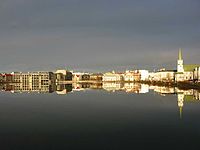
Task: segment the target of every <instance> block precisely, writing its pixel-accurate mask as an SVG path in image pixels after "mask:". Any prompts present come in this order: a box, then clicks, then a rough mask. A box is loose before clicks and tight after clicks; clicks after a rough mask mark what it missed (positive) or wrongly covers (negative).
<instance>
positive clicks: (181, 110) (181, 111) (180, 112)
mask: <svg viewBox="0 0 200 150" xmlns="http://www.w3.org/2000/svg"><path fill="white" fill-rule="evenodd" d="M182 113H183V107H179V115H180V119H182Z"/></svg>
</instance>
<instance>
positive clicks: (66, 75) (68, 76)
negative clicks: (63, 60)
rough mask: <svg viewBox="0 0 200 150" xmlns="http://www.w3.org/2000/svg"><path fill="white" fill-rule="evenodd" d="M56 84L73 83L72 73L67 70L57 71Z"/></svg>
mask: <svg viewBox="0 0 200 150" xmlns="http://www.w3.org/2000/svg"><path fill="white" fill-rule="evenodd" d="M55 75H56V82H59V81H72V73H71V72H70V71H67V70H57V71H56V72H55Z"/></svg>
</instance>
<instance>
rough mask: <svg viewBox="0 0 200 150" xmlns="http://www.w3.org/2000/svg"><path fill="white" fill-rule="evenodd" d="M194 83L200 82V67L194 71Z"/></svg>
mask: <svg viewBox="0 0 200 150" xmlns="http://www.w3.org/2000/svg"><path fill="white" fill-rule="evenodd" d="M194 81H195V82H200V67H196V68H195V69H194Z"/></svg>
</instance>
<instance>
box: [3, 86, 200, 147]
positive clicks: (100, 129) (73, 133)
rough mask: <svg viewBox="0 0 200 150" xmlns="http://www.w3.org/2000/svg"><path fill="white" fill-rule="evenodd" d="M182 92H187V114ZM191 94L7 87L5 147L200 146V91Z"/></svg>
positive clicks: (5, 95)
mask: <svg viewBox="0 0 200 150" xmlns="http://www.w3.org/2000/svg"><path fill="white" fill-rule="evenodd" d="M160 91H161V89H160ZM180 94H182V95H185V97H184V101H183V107H181V108H182V115H181V114H180V111H179V110H180V108H179V105H181V104H178V96H179V97H180ZM186 94H188V92H186V93H184V91H181V92H180V91H179V93H175V94H172V93H166V92H165V94H163V93H162V94H161V93H159V92H158V91H157V92H156V91H155V89H154V90H149V92H143V93H138V94H137V93H133V92H129V93H126V92H124V91H115V92H108V91H106V90H103V89H99V90H91V89H88V90H83V91H74V92H70V93H68V94H64V95H58V94H56V93H55V92H54V93H47V94H37V93H11V92H1V93H0V143H1V148H2V149H20V150H21V149H34V150H36V149H70V150H71V149H106V150H107V149H109V150H110V149H111V150H113V149H114V150H115V149H134V148H143V147H146V148H152V147H159V148H166V147H167V148H185V147H188V148H192V147H196V146H197V144H198V143H199V139H200V119H199V117H200V101H199V100H198V99H199V98H198V94H199V93H197V95H196V96H197V97H195V96H194V92H192V95H191V94H190V93H189V94H190V98H188V97H189V96H188V95H186ZM164 95H165V96H164ZM191 97H192V98H191ZM179 103H181V102H180V101H179Z"/></svg>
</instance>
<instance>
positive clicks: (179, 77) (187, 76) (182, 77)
mask: <svg viewBox="0 0 200 150" xmlns="http://www.w3.org/2000/svg"><path fill="white" fill-rule="evenodd" d="M198 67H200V65H197V64H189V65H188V64H187V65H184V61H183V57H182V50H181V49H179V53H178V60H177V73H176V81H177V82H179V81H193V80H194V71H195V68H198Z"/></svg>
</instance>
